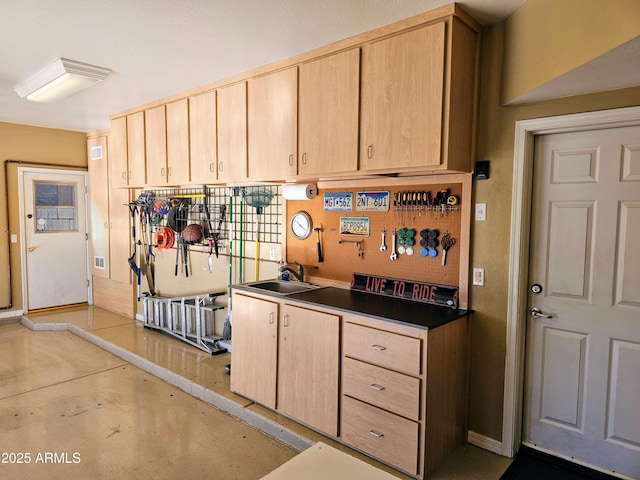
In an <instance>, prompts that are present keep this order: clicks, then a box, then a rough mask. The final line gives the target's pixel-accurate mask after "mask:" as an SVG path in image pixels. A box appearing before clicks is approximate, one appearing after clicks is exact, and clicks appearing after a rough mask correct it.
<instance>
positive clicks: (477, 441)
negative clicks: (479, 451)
mask: <svg viewBox="0 0 640 480" xmlns="http://www.w3.org/2000/svg"><path fill="white" fill-rule="evenodd" d="M467 442H469V443H470V444H471V445H475V446H476V447H480V448H483V449H485V450H489V451H490V452H492V453H495V454H497V455H502V442H499V441H498V440H494V439H493V438H489V437H485V436H484V435H480V434H479V433H476V432H472V431H469V432H468V433H467Z"/></svg>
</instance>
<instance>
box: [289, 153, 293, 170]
mask: <svg viewBox="0 0 640 480" xmlns="http://www.w3.org/2000/svg"><path fill="white" fill-rule="evenodd" d="M289 166H290V167H293V155H289Z"/></svg>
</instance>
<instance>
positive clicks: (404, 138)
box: [360, 22, 445, 171]
mask: <svg viewBox="0 0 640 480" xmlns="http://www.w3.org/2000/svg"><path fill="white" fill-rule="evenodd" d="M444 46H445V24H444V22H441V23H436V24H433V25H429V26H426V27H422V28H419V29H417V30H413V31H411V32H408V33H403V34H401V35H397V36H394V37H391V38H387V39H385V40H381V41H379V42H375V43H372V44H369V45H365V46H364V47H363V49H362V118H361V121H362V125H361V143H360V168H361V169H362V170H366V171H373V170H386V171H394V170H397V169H398V168H406V167H425V166H426V167H428V166H438V165H440V163H441V143H442V117H443V89H444V81H445V80H444V61H445V50H444Z"/></svg>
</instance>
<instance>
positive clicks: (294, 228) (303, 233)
mask: <svg viewBox="0 0 640 480" xmlns="http://www.w3.org/2000/svg"><path fill="white" fill-rule="evenodd" d="M311 225H312V222H311V216H310V215H309V214H308V213H307V212H298V213H294V214H293V216H292V217H291V223H290V224H289V226H290V227H291V233H293V236H294V237H296V238H299V239H300V240H303V239H305V238H307V237H308V236H309V235H310V234H311Z"/></svg>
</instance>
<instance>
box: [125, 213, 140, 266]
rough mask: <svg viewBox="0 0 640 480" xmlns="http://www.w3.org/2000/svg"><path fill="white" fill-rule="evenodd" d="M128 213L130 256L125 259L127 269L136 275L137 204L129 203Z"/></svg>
mask: <svg viewBox="0 0 640 480" xmlns="http://www.w3.org/2000/svg"><path fill="white" fill-rule="evenodd" d="M128 207H129V213H130V215H131V256H130V257H129V258H128V259H127V261H128V262H129V267H130V268H131V270H133V273H135V274H136V275H137V274H138V266H137V265H136V261H135V257H136V225H135V221H136V214H137V213H138V204H136V203H130V204H129V205H128Z"/></svg>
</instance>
